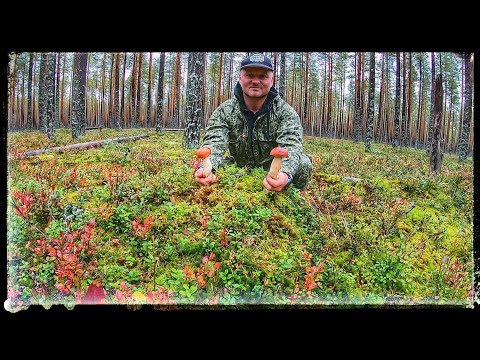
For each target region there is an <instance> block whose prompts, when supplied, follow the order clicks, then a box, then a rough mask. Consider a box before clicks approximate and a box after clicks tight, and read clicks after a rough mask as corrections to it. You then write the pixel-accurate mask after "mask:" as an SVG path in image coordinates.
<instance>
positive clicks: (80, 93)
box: [71, 53, 88, 139]
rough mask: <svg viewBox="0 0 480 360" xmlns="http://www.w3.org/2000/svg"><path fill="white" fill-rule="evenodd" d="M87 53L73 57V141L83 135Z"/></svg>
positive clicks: (76, 54)
mask: <svg viewBox="0 0 480 360" xmlns="http://www.w3.org/2000/svg"><path fill="white" fill-rule="evenodd" d="M87 59H88V54H87V53H75V55H74V57H73V79H72V115H71V126H72V137H73V138H74V139H76V138H78V137H80V136H82V135H84V134H85V127H86V118H85V116H86V113H85V91H86V82H87Z"/></svg>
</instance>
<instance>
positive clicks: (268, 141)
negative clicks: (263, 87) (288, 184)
mask: <svg viewBox="0 0 480 360" xmlns="http://www.w3.org/2000/svg"><path fill="white" fill-rule="evenodd" d="M234 94H235V96H234V97H233V98H231V99H229V100H227V101H225V102H223V103H222V104H220V106H219V107H218V108H217V109H215V111H214V112H213V114H212V115H211V117H210V119H209V120H208V123H207V127H206V130H205V136H204V138H203V144H202V146H206V147H209V148H210V149H211V151H212V153H211V155H210V160H211V162H212V168H213V169H218V167H219V166H220V165H221V164H222V163H223V162H224V155H225V153H226V151H227V149H228V150H229V152H230V155H231V156H232V157H233V159H234V160H235V162H236V163H237V165H238V166H247V167H263V168H264V169H265V170H268V168H269V167H270V163H271V161H272V159H273V157H272V156H271V155H270V150H272V149H273V148H274V147H276V146H281V147H283V148H285V149H287V151H288V157H287V158H284V159H283V162H282V167H281V169H280V171H283V172H285V173H287V174H288V175H289V176H290V177H292V178H293V177H294V175H295V173H296V172H297V169H298V164H299V158H300V155H301V153H302V152H303V128H302V125H301V122H300V118H299V116H298V114H297V112H296V111H295V110H294V109H293V108H292V107H291V106H290V105H289V104H288V103H287V102H286V101H285V100H283V99H282V98H281V97H280V96H279V95H278V92H277V90H275V89H274V88H273V87H272V88H271V89H270V93H269V94H268V96H267V99H266V101H265V103H264V105H263V107H262V109H261V110H260V111H258V112H257V113H256V114H255V115H254V114H253V113H252V112H251V111H249V110H248V109H246V107H245V103H244V101H243V93H242V89H241V87H240V84H238V83H237V86H236V88H235V92H234ZM248 118H250V121H251V122H253V127H250V128H251V131H249V126H248V123H249V120H248Z"/></svg>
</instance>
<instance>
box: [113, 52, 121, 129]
mask: <svg viewBox="0 0 480 360" xmlns="http://www.w3.org/2000/svg"><path fill="white" fill-rule="evenodd" d="M114 81H115V90H114V96H113V102H114V103H115V109H114V111H115V115H114V127H115V128H116V129H117V130H121V129H122V127H121V125H120V106H119V105H120V104H119V97H118V90H119V88H120V83H119V81H120V53H117V54H116V56H115V78H114Z"/></svg>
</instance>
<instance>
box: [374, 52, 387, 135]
mask: <svg viewBox="0 0 480 360" xmlns="http://www.w3.org/2000/svg"><path fill="white" fill-rule="evenodd" d="M384 66H385V53H383V54H382V70H381V74H380V94H379V100H378V118H377V125H376V126H375V127H374V131H373V136H374V137H375V136H376V137H377V139H378V140H379V141H381V140H382V139H384V134H383V132H382V126H383V122H382V119H383V118H382V114H383V102H384V98H385V97H384V95H383V83H384V81H385V73H384Z"/></svg>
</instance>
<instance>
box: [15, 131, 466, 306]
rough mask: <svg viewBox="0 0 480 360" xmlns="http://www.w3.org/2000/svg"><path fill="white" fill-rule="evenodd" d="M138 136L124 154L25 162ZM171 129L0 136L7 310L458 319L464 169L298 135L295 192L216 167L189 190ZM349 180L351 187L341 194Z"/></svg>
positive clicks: (189, 171)
mask: <svg viewBox="0 0 480 360" xmlns="http://www.w3.org/2000/svg"><path fill="white" fill-rule="evenodd" d="M143 134H148V135H149V136H148V137H145V138H141V139H138V140H135V141H131V142H108V143H106V144H103V145H102V146H100V147H89V148H87V149H71V150H68V151H62V152H53V151H52V152H44V153H42V154H38V155H36V156H25V155H22V153H25V152H27V151H30V150H38V149H46V148H52V147H59V146H65V145H68V144H72V143H74V142H76V143H80V142H90V141H99V140H104V139H113V138H118V137H125V136H136V135H143ZM182 136H183V133H182V132H170V131H164V132H162V133H156V132H154V131H153V130H149V131H147V130H145V129H138V130H123V131H116V130H109V129H104V130H102V131H98V130H93V131H88V132H87V133H86V134H85V136H83V137H81V138H79V139H77V140H76V141H73V139H72V138H71V135H70V132H69V131H67V130H57V132H56V136H55V140H53V141H51V140H49V139H48V138H47V137H46V135H44V134H41V133H40V132H36V131H30V132H16V133H10V134H8V141H7V151H8V154H11V155H13V156H12V158H10V159H9V160H8V184H7V186H8V206H7V233H8V242H7V260H8V279H7V280H8V284H7V286H8V299H7V301H8V302H9V306H10V307H11V310H13V311H15V309H22V308H25V307H28V306H29V305H43V306H45V307H49V306H51V305H54V304H63V305H65V306H67V307H69V308H71V307H73V306H75V305H76V304H89V303H90V304H91V303H96V304H129V305H132V304H133V305H143V304H150V305H156V306H160V307H162V306H164V307H167V308H170V307H179V306H184V307H198V306H207V307H209V306H217V307H223V306H225V307H230V306H234V307H237V306H244V307H250V306H266V307H291V306H298V307H312V306H316V307H332V306H333V307H335V306H400V307H402V306H454V307H473V297H474V295H473V294H474V292H473V280H474V265H473V263H474V257H473V161H472V159H471V158H468V159H467V161H466V163H465V164H463V165H462V164H460V163H459V161H458V157H456V156H453V155H448V154H445V155H444V159H443V165H442V171H441V173H440V174H439V175H437V176H435V177H434V176H431V175H430V174H429V157H428V155H427V154H426V152H425V150H416V149H413V148H398V147H397V148H393V147H392V146H388V145H384V144H375V143H374V144H372V150H371V151H370V152H366V151H365V147H364V144H363V143H355V142H352V141H348V140H335V139H324V138H316V137H305V150H306V152H308V153H310V154H312V156H313V163H314V169H313V174H312V177H311V180H310V182H309V184H308V186H307V188H306V189H304V190H302V191H299V190H297V189H295V188H293V187H291V188H288V189H287V190H286V191H284V192H281V193H276V192H269V191H267V190H265V189H264V188H263V186H262V179H263V178H264V177H265V175H266V171H264V170H263V169H253V170H251V171H247V170H246V169H244V168H238V167H236V166H235V165H228V166H225V167H222V168H220V169H219V170H218V171H217V177H218V180H219V181H218V183H216V184H214V185H212V186H208V187H201V186H199V185H198V184H197V183H196V182H195V181H194V179H193V162H194V158H195V156H194V152H193V150H188V149H184V148H183V146H182ZM348 178H357V179H361V180H360V181H349V180H348Z"/></svg>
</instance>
